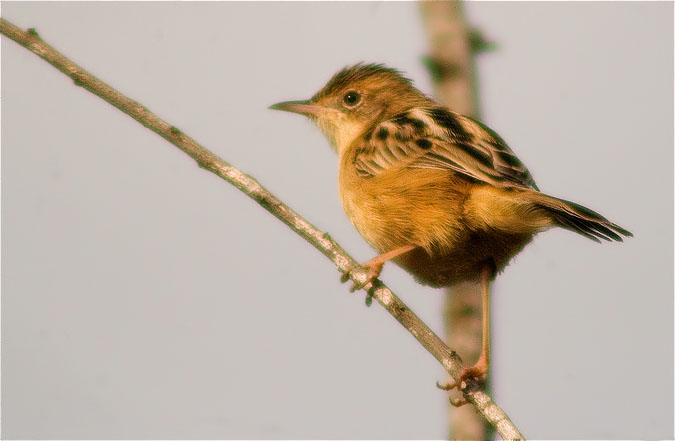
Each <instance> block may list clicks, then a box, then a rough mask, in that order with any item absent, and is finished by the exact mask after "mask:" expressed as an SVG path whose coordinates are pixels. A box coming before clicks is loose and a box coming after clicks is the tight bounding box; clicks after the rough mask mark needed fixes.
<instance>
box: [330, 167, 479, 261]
mask: <svg viewBox="0 0 675 441" xmlns="http://www.w3.org/2000/svg"><path fill="white" fill-rule="evenodd" d="M465 187H466V185H465V181H463V180H459V181H458V180H455V179H453V174H452V173H451V172H448V171H444V170H420V169H407V168H400V169H394V170H387V171H385V172H383V173H381V174H378V175H375V176H370V177H365V178H364V177H361V176H359V175H358V174H357V173H356V170H355V169H354V168H353V166H351V164H348V163H347V164H344V166H343V167H341V170H340V172H339V173H338V188H339V193H340V199H341V201H342V205H343V208H344V210H345V213H346V214H347V217H349V219H350V220H351V221H352V223H353V224H354V226H355V227H356V229H357V230H358V231H359V233H361V235H362V236H363V237H364V239H365V240H366V241H367V242H368V243H369V244H370V245H371V246H373V247H374V248H375V249H376V250H377V251H379V252H380V253H384V252H387V251H391V250H393V249H396V248H398V247H402V246H405V245H417V246H421V247H423V248H426V249H428V250H431V249H433V248H436V249H448V248H452V247H454V246H455V244H456V243H457V241H461V240H462V236H465V235H466V234H467V233H466V231H465V230H466V227H465V226H464V223H463V221H462V204H463V201H464V199H465V192H466V191H467V189H466V188H465Z"/></svg>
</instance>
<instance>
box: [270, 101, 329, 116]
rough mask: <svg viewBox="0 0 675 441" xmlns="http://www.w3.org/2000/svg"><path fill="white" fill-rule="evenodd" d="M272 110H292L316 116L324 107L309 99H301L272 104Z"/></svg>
mask: <svg viewBox="0 0 675 441" xmlns="http://www.w3.org/2000/svg"><path fill="white" fill-rule="evenodd" d="M270 109H272V110H283V111H284V112H293V113H299V114H300V115H305V116H309V117H318V116H319V115H320V114H321V113H322V112H323V111H325V109H326V108H325V107H323V106H320V105H318V104H314V103H312V102H310V101H309V100H303V101H284V102H282V103H276V104H272V105H271V106H270Z"/></svg>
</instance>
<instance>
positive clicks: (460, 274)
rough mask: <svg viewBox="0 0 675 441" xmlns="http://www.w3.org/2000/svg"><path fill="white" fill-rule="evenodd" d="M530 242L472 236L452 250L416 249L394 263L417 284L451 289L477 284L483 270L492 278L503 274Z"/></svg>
mask: <svg viewBox="0 0 675 441" xmlns="http://www.w3.org/2000/svg"><path fill="white" fill-rule="evenodd" d="M531 240H532V236H531V235H499V236H492V235H490V234H480V233H478V234H476V233H474V234H472V235H471V236H470V237H469V238H468V239H467V240H465V241H463V242H461V243H459V242H458V243H457V244H456V247H455V248H453V249H450V250H443V251H435V252H432V253H429V252H428V251H427V250H425V249H424V248H416V249H414V250H412V251H410V252H409V253H406V254H403V255H401V256H399V257H398V258H396V259H394V261H395V262H396V263H397V264H398V265H399V266H401V267H402V268H404V269H405V270H406V271H408V272H409V273H410V274H412V275H413V276H414V277H415V279H416V280H417V281H418V282H419V283H422V284H424V285H429V286H433V287H443V286H452V285H455V284H457V283H461V282H466V281H476V280H478V279H479V275H480V271H481V270H482V269H483V268H484V267H486V266H487V267H490V268H491V269H492V270H493V271H494V273H495V275H496V274H497V273H498V272H501V271H503V270H504V268H505V267H506V266H507V265H508V264H509V262H510V261H511V259H512V258H513V256H515V255H516V254H518V253H519V252H520V251H521V250H522V249H523V247H525V245H527V244H528V243H529V242H530V241H531Z"/></svg>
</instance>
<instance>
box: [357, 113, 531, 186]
mask: <svg viewBox="0 0 675 441" xmlns="http://www.w3.org/2000/svg"><path fill="white" fill-rule="evenodd" d="M357 143H358V144H357V146H356V154H355V156H354V165H355V166H356V170H357V172H358V174H359V175H360V176H362V177H364V178H368V177H372V176H376V175H378V174H380V173H382V172H384V171H385V170H388V169H392V168H399V167H407V168H427V169H440V170H452V171H455V172H457V173H460V174H462V175H464V176H467V177H470V178H473V179H476V180H478V181H481V182H485V183H489V184H492V185H495V186H500V187H524V188H534V189H537V185H536V184H535V182H534V179H532V175H531V174H530V172H529V171H528V170H527V168H526V167H525V166H524V165H523V163H522V162H520V160H519V159H518V157H517V156H516V155H515V153H513V151H512V150H511V149H510V148H509V146H508V145H506V143H505V142H504V140H503V139H501V138H500V137H499V135H497V134H496V133H494V132H493V131H492V130H490V129H489V128H488V127H487V126H485V125H483V124H481V123H479V122H478V121H475V120H473V119H471V118H469V117H467V116H464V115H460V114H458V113H455V112H452V111H450V110H447V109H445V108H443V107H429V108H415V109H412V110H409V111H406V112H403V113H401V114H399V115H396V116H395V117H393V118H391V119H388V120H386V121H382V122H380V123H379V124H377V125H376V126H375V127H374V129H373V130H370V131H368V132H366V133H365V134H364V135H363V136H361V137H360V138H359V140H358V141H357Z"/></svg>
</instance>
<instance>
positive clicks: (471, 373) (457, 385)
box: [436, 365, 487, 407]
mask: <svg viewBox="0 0 675 441" xmlns="http://www.w3.org/2000/svg"><path fill="white" fill-rule="evenodd" d="M486 378H487V370H485V369H483V367H482V366H480V365H476V366H471V367H470V368H464V369H462V372H460V374H459V378H458V379H457V381H452V382H448V383H443V384H441V383H439V382H438V381H437V382H436V387H437V388H439V389H441V390H445V391H451V390H453V389H457V390H458V391H459V392H461V391H462V390H464V388H466V386H467V385H466V380H468V379H472V380H474V381H476V382H478V383H481V384H482V383H484V382H485V379H486ZM449 400H450V404H452V405H453V406H454V407H461V406H464V405H465V404H466V403H468V401H467V399H466V398H465V397H464V396H462V397H460V398H455V399H453V398H452V397H450V398H449Z"/></svg>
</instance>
